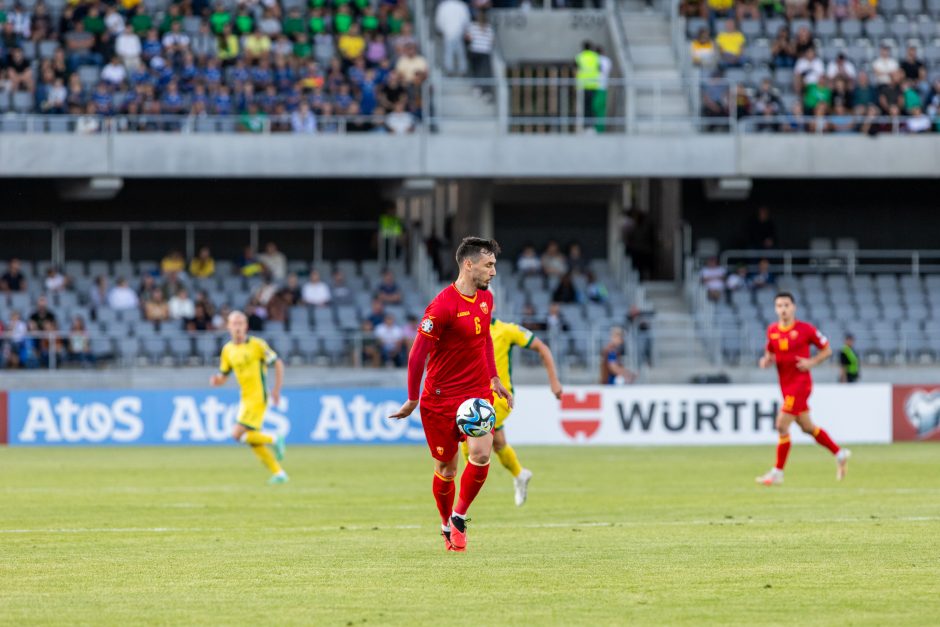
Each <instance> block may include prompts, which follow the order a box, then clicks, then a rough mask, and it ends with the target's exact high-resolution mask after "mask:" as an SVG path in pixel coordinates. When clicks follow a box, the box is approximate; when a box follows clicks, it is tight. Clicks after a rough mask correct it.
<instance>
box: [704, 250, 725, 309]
mask: <svg viewBox="0 0 940 627" xmlns="http://www.w3.org/2000/svg"><path fill="white" fill-rule="evenodd" d="M727 274H728V272H727V271H726V270H725V269H724V268H723V267H721V266H719V265H718V259H717V258H715V257H711V258H710V259H709V260H708V261H706V262H705V267H704V268H702V270H701V272H700V273H699V277H700V278H701V281H702V285H704V286H705V290H706V291H707V293H708V299H709V300H710V301H713V302H717V301H718V300H719V299H721V297H722V296H723V295H724V293H725V276H726V275H727Z"/></svg>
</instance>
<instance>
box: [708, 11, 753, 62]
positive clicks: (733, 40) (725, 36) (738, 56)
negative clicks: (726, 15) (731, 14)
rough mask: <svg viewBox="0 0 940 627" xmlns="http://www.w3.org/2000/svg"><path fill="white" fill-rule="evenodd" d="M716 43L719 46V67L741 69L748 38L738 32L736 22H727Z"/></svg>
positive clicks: (716, 38)
mask: <svg viewBox="0 0 940 627" xmlns="http://www.w3.org/2000/svg"><path fill="white" fill-rule="evenodd" d="M715 43H716V44H717V45H718V65H720V66H721V67H723V68H728V67H741V65H742V64H743V63H744V46H745V45H746V44H747V38H746V37H745V36H744V33H742V32H741V31H740V30H738V27H737V25H736V24H735V23H734V20H728V21H726V22H725V28H724V30H723V31H722V32H720V33H718V36H717V37H715Z"/></svg>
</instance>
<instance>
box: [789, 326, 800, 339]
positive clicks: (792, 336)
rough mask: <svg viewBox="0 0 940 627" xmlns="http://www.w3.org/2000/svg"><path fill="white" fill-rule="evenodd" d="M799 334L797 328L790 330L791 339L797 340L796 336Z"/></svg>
mask: <svg viewBox="0 0 940 627" xmlns="http://www.w3.org/2000/svg"><path fill="white" fill-rule="evenodd" d="M798 335H799V333H797V332H796V329H793V330H792V331H790V339H792V340H795V339H796V336H798Z"/></svg>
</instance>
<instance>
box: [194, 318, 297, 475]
mask: <svg viewBox="0 0 940 627" xmlns="http://www.w3.org/2000/svg"><path fill="white" fill-rule="evenodd" d="M228 332H229V333H230V334H231V336H232V339H231V341H229V342H227V343H226V344H225V346H223V347H222V354H221V358H220V361H219V372H218V373H217V374H214V375H212V378H211V379H210V380H209V383H211V384H212V385H213V386H218V385H222V384H224V383H225V382H226V381H227V380H228V375H229V374H231V372H232V371H234V372H235V378H236V379H237V380H238V386H239V387H240V388H241V404H240V405H239V408H238V422H237V423H236V424H235V428H234V429H232V437H233V438H235V439H236V440H237V441H239V442H243V443H245V444H247V445H249V446H250V447H251V450H252V451H254V453H255V455H257V456H258V458H259V459H260V460H261V463H262V464H264V465H265V467H266V468H267V469H268V470H270V471H271V478H270V479H269V480H268V483H271V484H278V483H287V473H286V472H284V469H283V468H281V465H280V464H279V463H278V462H279V461H280V460H282V459H284V449H285V446H284V437H283V436H280V435H276V434H273V433H269V432H266V431H262V430H261V427H262V426H264V413H265V411H267V408H268V389H267V381H266V379H267V374H268V366H270V365H272V364H273V365H274V387H273V388H271V402H272V404H274V405H277V404H278V403H279V402H280V400H281V385H282V384H283V383H284V363H283V362H282V361H281V360H280V359H279V358H278V356H277V353H275V352H274V351H273V350H271V347H270V346H268V344H267V342H265V341H264V340H262V339H260V338H257V337H250V336H249V335H248V317H247V316H245V314H243V313H242V312H240V311H233V312H232V313H231V314H229V316H228ZM268 445H273V447H274V452H273V453H272V452H271V450H269V449H268Z"/></svg>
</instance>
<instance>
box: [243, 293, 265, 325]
mask: <svg viewBox="0 0 940 627" xmlns="http://www.w3.org/2000/svg"><path fill="white" fill-rule="evenodd" d="M245 314H246V315H247V316H248V330H249V331H255V332H261V331H264V321H265V320H266V319H267V317H268V310H267V308H266V307H265V306H264V305H262V304H261V303H259V302H258V299H257V298H255V297H254V296H252V297H251V298H249V299H248V304H247V305H246V306H245Z"/></svg>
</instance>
